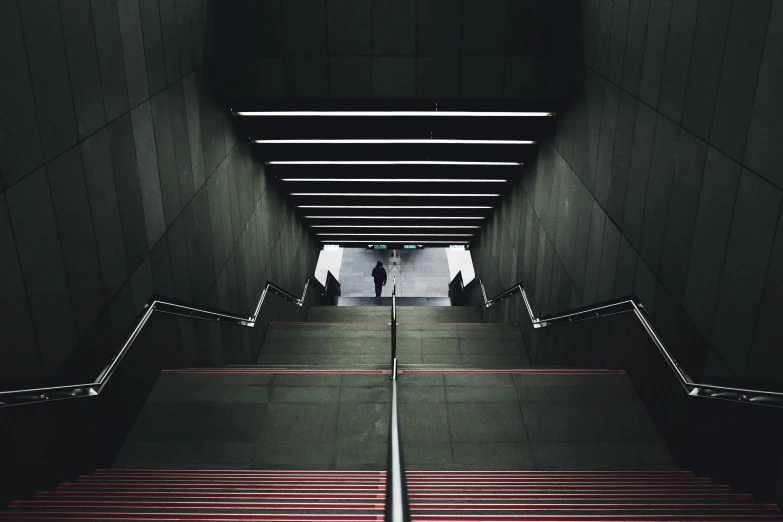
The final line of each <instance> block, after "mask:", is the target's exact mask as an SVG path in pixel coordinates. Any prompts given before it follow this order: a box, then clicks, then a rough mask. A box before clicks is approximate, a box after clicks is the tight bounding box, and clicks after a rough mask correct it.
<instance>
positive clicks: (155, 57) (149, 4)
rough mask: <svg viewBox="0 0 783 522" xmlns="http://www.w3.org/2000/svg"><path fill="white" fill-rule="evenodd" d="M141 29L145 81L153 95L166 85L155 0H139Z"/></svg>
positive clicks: (158, 11)
mask: <svg viewBox="0 0 783 522" xmlns="http://www.w3.org/2000/svg"><path fill="white" fill-rule="evenodd" d="M139 14H140V15H141V29H142V34H143V36H144V61H145V62H146V64H147V83H148V84H149V89H150V95H151V96H153V95H155V94H157V93H158V92H160V91H161V90H162V89H163V88H165V87H166V58H165V55H164V50H163V33H162V32H161V25H160V7H159V5H158V1H157V0H139Z"/></svg>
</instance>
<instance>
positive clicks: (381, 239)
mask: <svg viewBox="0 0 783 522" xmlns="http://www.w3.org/2000/svg"><path fill="white" fill-rule="evenodd" d="M388 239H389V238H385V237H381V238H378V237H376V238H372V237H371V238H368V239H348V240H346V241H341V240H335V239H323V240H321V243H335V242H336V243H338V244H339V243H380V242H381V241H383V242H384V243H416V241H413V240H411V241H406V240H404V239H393V240H391V241H389V240H388ZM422 243H438V244H440V243H445V244H447V245H448V244H452V245H453V244H455V243H458V244H460V245H468V244H470V241H422Z"/></svg>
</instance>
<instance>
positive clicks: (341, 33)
mask: <svg viewBox="0 0 783 522" xmlns="http://www.w3.org/2000/svg"><path fill="white" fill-rule="evenodd" d="M371 6H372V2H354V1H352V0H326V25H327V27H326V34H327V43H328V46H329V47H328V48H329V54H332V55H347V56H350V55H364V56H366V55H369V54H371V49H372V13H371Z"/></svg>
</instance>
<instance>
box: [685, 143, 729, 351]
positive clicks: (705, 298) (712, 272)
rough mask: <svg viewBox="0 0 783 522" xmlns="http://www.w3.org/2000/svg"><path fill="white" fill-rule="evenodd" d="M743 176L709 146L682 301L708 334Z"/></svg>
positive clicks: (706, 334) (698, 325) (723, 156)
mask: <svg viewBox="0 0 783 522" xmlns="http://www.w3.org/2000/svg"><path fill="white" fill-rule="evenodd" d="M739 176H740V165H739V164H738V163H735V162H733V161H732V160H731V159H729V158H728V157H727V156H725V155H724V154H721V153H720V152H718V151H717V150H716V149H714V148H712V147H710V148H709V149H708V151H707V158H706V163H705V167H704V177H703V181H702V184H701V192H700V196H699V206H698V212H697V214H696V224H695V227H694V231H693V243H692V247H691V254H690V259H689V267H688V272H687V279H686V283H685V293H684V297H683V302H682V306H683V309H684V310H685V311H686V312H687V314H688V315H689V316H690V318H691V319H692V320H693V323H694V324H695V325H696V327H697V328H698V329H699V331H700V332H701V333H702V335H705V336H709V333H710V331H711V329H712V316H713V314H714V313H715V303H716V302H717V299H718V290H719V289H720V278H721V272H722V270H723V260H724V258H725V255H726V244H727V242H728V238H729V229H730V227H731V218H732V214H733V212H734V200H735V197H736V194H737V185H738V184H739Z"/></svg>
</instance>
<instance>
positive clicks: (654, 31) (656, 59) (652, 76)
mask: <svg viewBox="0 0 783 522" xmlns="http://www.w3.org/2000/svg"><path fill="white" fill-rule="evenodd" d="M671 10H672V1H671V0H663V1H659V2H656V1H650V7H649V11H648V15H647V33H646V39H645V43H644V61H643V62H642V75H641V80H640V83H639V99H640V100H642V101H644V102H645V103H646V104H648V105H650V106H651V107H657V106H658V97H659V96H660V92H661V75H662V72H663V62H664V58H665V53H666V35H667V32H668V29H669V19H670V18H671Z"/></svg>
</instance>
